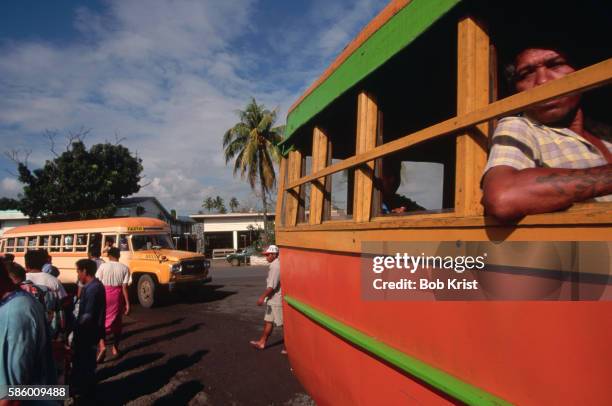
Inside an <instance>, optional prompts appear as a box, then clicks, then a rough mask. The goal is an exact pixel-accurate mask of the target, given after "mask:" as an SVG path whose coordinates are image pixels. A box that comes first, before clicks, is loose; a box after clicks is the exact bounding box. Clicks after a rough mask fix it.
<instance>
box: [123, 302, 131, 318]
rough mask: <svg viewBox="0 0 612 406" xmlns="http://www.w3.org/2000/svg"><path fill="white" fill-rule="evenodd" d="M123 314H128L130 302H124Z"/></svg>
mask: <svg viewBox="0 0 612 406" xmlns="http://www.w3.org/2000/svg"><path fill="white" fill-rule="evenodd" d="M123 314H125V315H126V316H127V315H128V314H130V304H129V303H126V304H125V312H124V313H123Z"/></svg>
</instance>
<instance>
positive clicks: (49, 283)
mask: <svg viewBox="0 0 612 406" xmlns="http://www.w3.org/2000/svg"><path fill="white" fill-rule="evenodd" d="M46 263H47V253H46V251H44V250H31V251H28V252H26V253H25V265H26V272H27V274H26V280H28V281H30V282H32V283H33V284H34V285H40V286H46V287H47V288H48V289H49V290H50V291H51V292H53V294H54V295H55V296H56V298H57V299H58V300H59V301H62V299H64V298H65V297H66V296H68V294H67V293H66V290H65V289H64V287H63V286H62V284H61V283H60V281H59V280H58V279H57V278H56V277H55V276H53V275H51V274H49V273H46V272H42V268H43V266H44V265H45V264H46Z"/></svg>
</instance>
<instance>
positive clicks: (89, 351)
mask: <svg viewBox="0 0 612 406" xmlns="http://www.w3.org/2000/svg"><path fill="white" fill-rule="evenodd" d="M76 270H77V277H78V280H79V282H80V283H82V285H83V287H82V290H81V297H80V306H79V313H78V317H77V322H76V326H75V329H74V342H73V346H72V348H73V350H74V358H73V369H72V379H71V383H72V388H73V393H74V395H75V396H77V397H79V398H80V399H81V400H83V402H86V401H92V400H94V399H95V385H96V349H97V346H98V343H99V342H100V340H101V339H103V338H104V329H105V320H106V293H105V291H104V286H102V283H101V282H100V281H99V280H98V279H97V278H96V270H97V266H96V263H95V262H94V261H92V260H90V259H81V260H79V261H77V263H76Z"/></svg>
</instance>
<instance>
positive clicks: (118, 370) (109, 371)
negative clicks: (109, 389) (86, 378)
mask: <svg viewBox="0 0 612 406" xmlns="http://www.w3.org/2000/svg"><path fill="white" fill-rule="evenodd" d="M163 356H164V354H163V353H161V352H154V353H151V354H142V355H135V356H133V357H131V358H127V359H124V360H121V361H120V362H118V363H116V364H115V365H111V366H107V367H105V368H101V369H98V372H97V373H96V377H97V378H98V381H103V380H105V379H108V378H112V377H113V376H116V375H119V374H122V373H124V372H127V371H129V370H132V369H137V368H140V367H142V366H144V365H148V364H152V363H153V362H155V361H157V360H158V359H160V358H162V357H163Z"/></svg>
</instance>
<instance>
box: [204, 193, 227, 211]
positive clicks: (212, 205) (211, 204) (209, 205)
mask: <svg viewBox="0 0 612 406" xmlns="http://www.w3.org/2000/svg"><path fill="white" fill-rule="evenodd" d="M202 207H204V208H205V209H206V210H208V212H209V213H210V211H211V210H217V211H218V212H219V213H221V214H224V213H227V209H226V208H225V200H223V198H222V197H221V196H216V197H207V198H206V199H204V203H202Z"/></svg>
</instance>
